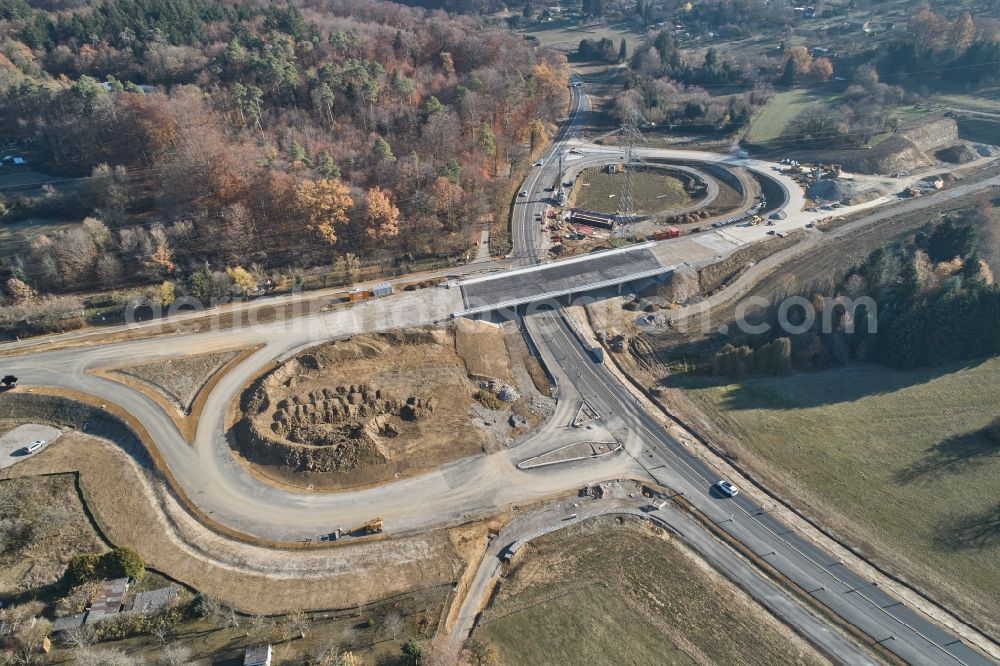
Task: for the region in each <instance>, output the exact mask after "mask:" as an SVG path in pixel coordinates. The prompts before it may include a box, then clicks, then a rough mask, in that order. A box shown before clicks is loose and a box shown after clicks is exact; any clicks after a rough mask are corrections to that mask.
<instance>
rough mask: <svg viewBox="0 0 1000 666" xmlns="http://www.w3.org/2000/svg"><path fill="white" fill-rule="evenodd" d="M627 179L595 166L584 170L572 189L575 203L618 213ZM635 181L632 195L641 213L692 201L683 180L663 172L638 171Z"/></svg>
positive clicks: (589, 208) (587, 208)
mask: <svg viewBox="0 0 1000 666" xmlns="http://www.w3.org/2000/svg"><path fill="white" fill-rule="evenodd" d="M624 179H625V176H624V175H622V174H620V173H618V174H614V175H612V174H609V173H605V172H603V171H601V170H600V169H598V168H596V167H595V168H592V169H586V170H584V171H583V172H582V173H581V174H580V176H579V177H578V178H577V181H576V185H575V186H574V188H573V189H574V190H575V193H574V196H575V198H574V200H573V205H574V206H575V207H577V208H583V209H586V210H596V211H600V212H603V213H614V212H617V211H618V204H619V201H620V199H619V197H621V191H622V182H623V181H624ZM632 183H633V184H632V198H633V200H634V201H635V209H636V211H637V212H639V213H656V212H659V211H662V210H666V209H668V208H674V207H677V206H683V205H685V204H686V203H688V202H689V201H690V197H688V195H687V193H686V192H685V191H684V185H683V184H682V183H681V181H679V180H678V179H677V178H674V177H673V176H670V175H667V174H666V173H663V172H660V171H655V170H653V171H636V172H635V173H634V174H633V179H632Z"/></svg>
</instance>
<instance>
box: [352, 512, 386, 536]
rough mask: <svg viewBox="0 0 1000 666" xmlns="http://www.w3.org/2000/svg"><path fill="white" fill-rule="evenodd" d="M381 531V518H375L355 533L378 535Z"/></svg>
mask: <svg viewBox="0 0 1000 666" xmlns="http://www.w3.org/2000/svg"><path fill="white" fill-rule="evenodd" d="M381 531H382V516H376V517H375V518H372V519H371V520H369V521H368V522H367V523H365V524H364V525H362V526H361V527H359V528H358V529H357V530H355V532H359V533H361V534H379V533H380V532H381Z"/></svg>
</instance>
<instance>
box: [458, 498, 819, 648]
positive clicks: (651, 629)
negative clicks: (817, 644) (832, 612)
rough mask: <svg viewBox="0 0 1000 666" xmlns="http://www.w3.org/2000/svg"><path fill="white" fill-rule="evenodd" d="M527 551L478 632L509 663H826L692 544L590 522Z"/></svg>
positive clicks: (632, 524) (635, 526) (633, 526)
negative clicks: (715, 569)
mask: <svg viewBox="0 0 1000 666" xmlns="http://www.w3.org/2000/svg"><path fill="white" fill-rule="evenodd" d="M522 552H523V554H522V555H519V556H518V559H517V560H516V562H517V564H516V569H515V570H514V571H512V572H511V573H510V574H509V575H508V576H507V578H506V579H505V583H504V586H503V587H502V588H501V592H500V594H499V595H498V596H497V598H496V600H495V601H494V604H493V606H492V607H491V608H490V609H489V610H487V611H486V613H485V614H484V616H483V621H482V623H481V624H480V626H479V629H478V630H477V632H476V635H475V637H476V638H478V639H480V640H485V641H488V642H490V643H493V644H494V645H496V646H497V648H498V649H499V651H500V654H501V657H502V663H504V664H507V665H508V666H514V665H516V664H531V665H532V666H546V665H551V666H562V665H563V664H594V665H604V664H607V665H608V666H611V665H614V666H617V665H618V664H663V665H680V664H693V663H701V662H711V663H719V664H724V663H733V662H735V663H741V664H748V665H753V664H762V665H763V664H779V663H781V664H789V663H798V664H808V663H817V662H819V661H820V660H819V659H818V656H817V655H816V654H815V653H814V652H813V651H812V649H811V648H809V647H808V646H807V645H806V644H805V643H803V642H801V641H800V640H797V639H794V638H792V636H791V632H790V631H789V630H788V629H787V628H786V627H784V626H782V625H780V624H779V623H778V622H777V621H776V620H774V619H773V618H772V617H771V616H769V615H768V614H767V612H766V611H764V610H763V609H762V608H761V607H760V606H759V605H757V604H756V603H755V602H753V601H752V600H750V599H749V598H748V597H746V596H744V595H743V594H741V593H738V592H737V591H736V589H735V588H734V587H733V586H732V585H731V584H730V583H729V582H728V581H726V580H725V579H723V578H722V577H721V576H719V575H718V574H716V573H714V572H711V573H710V572H708V571H706V569H705V568H704V564H703V563H702V562H701V561H700V560H698V559H697V558H696V556H694V555H692V554H691V553H690V551H688V550H687V548H686V547H683V546H681V545H680V544H679V543H678V541H676V540H673V539H669V538H662V537H659V536H656V535H653V534H652V533H650V532H647V531H645V530H644V529H643V527H642V526H641V524H640V523H639V522H638V521H637V520H635V519H631V520H629V521H628V522H627V523H626V524H625V525H620V524H619V523H618V522H617V520H615V519H614V518H610V517H608V518H599V519H595V520H591V521H587V522H586V523H583V524H582V525H579V526H574V527H572V528H569V529H567V530H562V531H559V532H555V533H552V534H549V535H546V536H544V537H541V538H540V539H536V540H535V541H533V542H532V545H531V546H529V547H528V548H527V549H525V551H522ZM681 645H683V646H684V647H683V648H682V647H679V646H681Z"/></svg>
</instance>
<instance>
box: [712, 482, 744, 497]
mask: <svg viewBox="0 0 1000 666" xmlns="http://www.w3.org/2000/svg"><path fill="white" fill-rule="evenodd" d="M715 487H716V488H718V489H719V492H720V493H722V494H723V495H726V496H728V497H736V496H737V495H739V494H740V490H739V488H737V487H736V486H734V485H733V484H732V483H730V482H729V481H716V482H715Z"/></svg>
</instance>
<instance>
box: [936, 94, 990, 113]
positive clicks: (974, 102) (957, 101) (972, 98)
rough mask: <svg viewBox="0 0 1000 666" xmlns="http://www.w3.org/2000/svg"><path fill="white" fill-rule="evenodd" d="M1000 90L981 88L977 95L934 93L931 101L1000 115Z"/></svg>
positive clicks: (941, 104)
mask: <svg viewBox="0 0 1000 666" xmlns="http://www.w3.org/2000/svg"><path fill="white" fill-rule="evenodd" d="M998 93H1000V90H997V89H993V90H981V91H980V92H979V94H978V95H935V96H934V97H933V98H932V101H933V102H934V103H935V104H938V105H940V106H944V107H949V108H955V109H967V110H969V111H980V112H982V113H996V114H998V115H1000V97H997V95H998Z"/></svg>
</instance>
